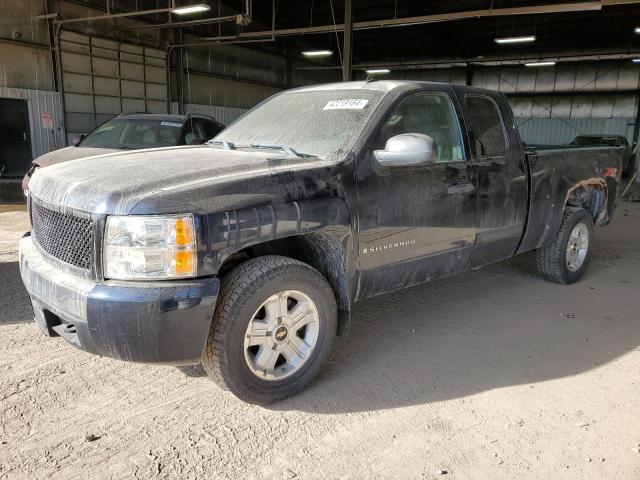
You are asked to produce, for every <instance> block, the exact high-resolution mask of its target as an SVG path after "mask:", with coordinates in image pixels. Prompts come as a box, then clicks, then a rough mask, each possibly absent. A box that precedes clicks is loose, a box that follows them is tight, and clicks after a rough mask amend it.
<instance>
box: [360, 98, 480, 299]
mask: <svg viewBox="0 0 640 480" xmlns="http://www.w3.org/2000/svg"><path fill="white" fill-rule="evenodd" d="M459 114H460V112H459V109H458V106H457V104H456V102H455V100H454V98H453V96H452V92H451V90H448V89H447V90H444V91H443V90H442V87H438V89H437V90H425V91H419V92H416V93H410V94H408V95H407V96H405V97H404V98H401V99H400V100H399V101H397V102H396V103H395V104H394V105H393V106H391V107H390V108H389V112H388V113H387V115H386V116H384V117H383V120H382V122H381V123H380V127H379V128H378V129H376V130H374V132H373V134H372V138H371V141H370V142H369V144H370V145H371V148H370V150H367V151H366V152H365V154H364V156H362V157H361V158H360V159H359V165H358V167H357V169H356V170H357V179H356V182H357V185H356V188H357V210H358V222H357V226H358V261H359V267H360V281H359V284H358V297H360V298H362V297H369V296H372V295H376V294H379V293H383V292H387V291H392V290H396V289H399V288H403V287H406V286H410V285H415V284H418V283H421V282H425V281H427V280H431V279H433V278H437V277H441V276H444V275H448V274H451V273H455V272H458V271H461V270H464V269H465V268H466V266H467V265H468V262H469V259H470V257H471V254H472V251H473V245H474V242H475V235H476V227H475V225H476V209H477V204H476V193H475V192H476V179H475V173H474V168H473V166H472V165H471V164H470V162H468V161H467V154H466V151H467V143H466V139H465V138H464V137H463V130H462V129H461V128H460V123H459ZM405 133H414V134H416V133H417V134H423V135H428V136H430V137H431V138H433V140H434V141H435V145H436V149H437V156H436V158H435V159H434V161H432V162H429V163H423V164H419V165H411V166H392V167H391V166H387V167H382V166H380V165H379V164H378V163H377V161H376V160H375V158H374V155H373V151H374V150H383V149H384V148H385V144H386V142H387V140H388V139H390V138H391V137H393V136H396V135H400V134H405Z"/></svg>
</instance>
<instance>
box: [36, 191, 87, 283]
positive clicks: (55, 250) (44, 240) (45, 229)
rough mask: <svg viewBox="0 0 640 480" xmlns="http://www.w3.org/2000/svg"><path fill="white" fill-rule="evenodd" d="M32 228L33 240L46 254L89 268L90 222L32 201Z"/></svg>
mask: <svg viewBox="0 0 640 480" xmlns="http://www.w3.org/2000/svg"><path fill="white" fill-rule="evenodd" d="M31 227H32V235H33V236H34V238H35V240H36V241H37V242H38V244H39V245H40V247H42V249H43V250H44V251H45V252H47V253H48V254H49V255H51V256H52V257H55V258H57V259H58V260H61V261H63V262H65V263H68V264H70V265H73V266H74V267H78V268H83V269H85V270H90V269H91V262H92V257H93V225H92V221H91V219H88V218H82V217H77V216H75V215H71V214H67V213H60V212H56V211H55V210H51V209H49V208H46V207H43V206H42V205H38V203H36V202H35V201H33V200H32V201H31Z"/></svg>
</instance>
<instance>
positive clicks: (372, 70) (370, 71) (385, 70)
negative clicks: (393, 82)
mask: <svg viewBox="0 0 640 480" xmlns="http://www.w3.org/2000/svg"><path fill="white" fill-rule="evenodd" d="M365 72H367V73H368V74H370V75H372V74H376V73H377V74H385V73H391V70H389V69H388V68H368V69H367V70H365Z"/></svg>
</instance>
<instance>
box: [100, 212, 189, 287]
mask: <svg viewBox="0 0 640 480" xmlns="http://www.w3.org/2000/svg"><path fill="white" fill-rule="evenodd" d="M196 264H197V261H196V235H195V228H194V225H193V217H192V216H191V215H168V216H142V215H140V216H138V215H131V216H110V217H108V218H107V230H106V234H105V239H104V276H105V277H106V278H112V279H118V280H135V279H138V280H140V279H167V278H184V277H195V276H196Z"/></svg>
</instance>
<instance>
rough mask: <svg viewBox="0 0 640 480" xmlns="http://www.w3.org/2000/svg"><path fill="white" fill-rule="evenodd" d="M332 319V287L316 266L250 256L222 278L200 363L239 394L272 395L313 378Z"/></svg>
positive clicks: (262, 399)
mask: <svg viewBox="0 0 640 480" xmlns="http://www.w3.org/2000/svg"><path fill="white" fill-rule="evenodd" d="M336 322H337V307H336V301H335V297H334V294H333V291H332V290H331V287H330V286H329V284H328V283H327V281H326V280H325V279H324V277H323V276H322V275H321V274H320V273H319V272H318V271H317V270H315V269H313V268H312V267H310V266H309V265H307V264H305V263H302V262H299V261H297V260H293V259H291V258H287V257H279V256H265V257H258V258H254V259H252V260H249V261H247V262H245V263H243V264H242V265H240V266H239V267H237V268H236V269H235V270H233V271H232V272H231V273H230V274H229V275H228V277H227V278H226V279H225V281H224V282H223V284H222V288H221V291H220V296H219V298H218V304H217V306H216V311H215V314H214V319H213V323H212V326H211V331H210V333H209V339H208V341H207V345H206V347H205V351H204V354H203V358H202V364H203V366H204V368H205V370H206V371H207V373H208V375H209V376H210V377H211V378H212V379H213V380H214V381H215V382H216V383H217V384H218V385H220V386H221V387H223V388H226V389H228V390H230V391H231V392H232V393H233V394H235V395H236V396H237V397H239V398H240V399H241V400H244V401H246V402H249V403H256V404H268V403H273V402H277V401H279V400H282V399H284V398H286V397H289V396H291V395H294V394H296V393H298V392H300V391H301V390H303V389H304V388H306V387H307V386H308V385H309V384H310V383H311V382H312V381H313V379H314V378H315V376H316V375H317V374H318V372H319V371H320V369H321V368H322V365H323V364H324V363H325V361H326V359H327V357H328V355H329V352H330V350H331V344H332V341H333V338H334V335H335V331H336Z"/></svg>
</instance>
